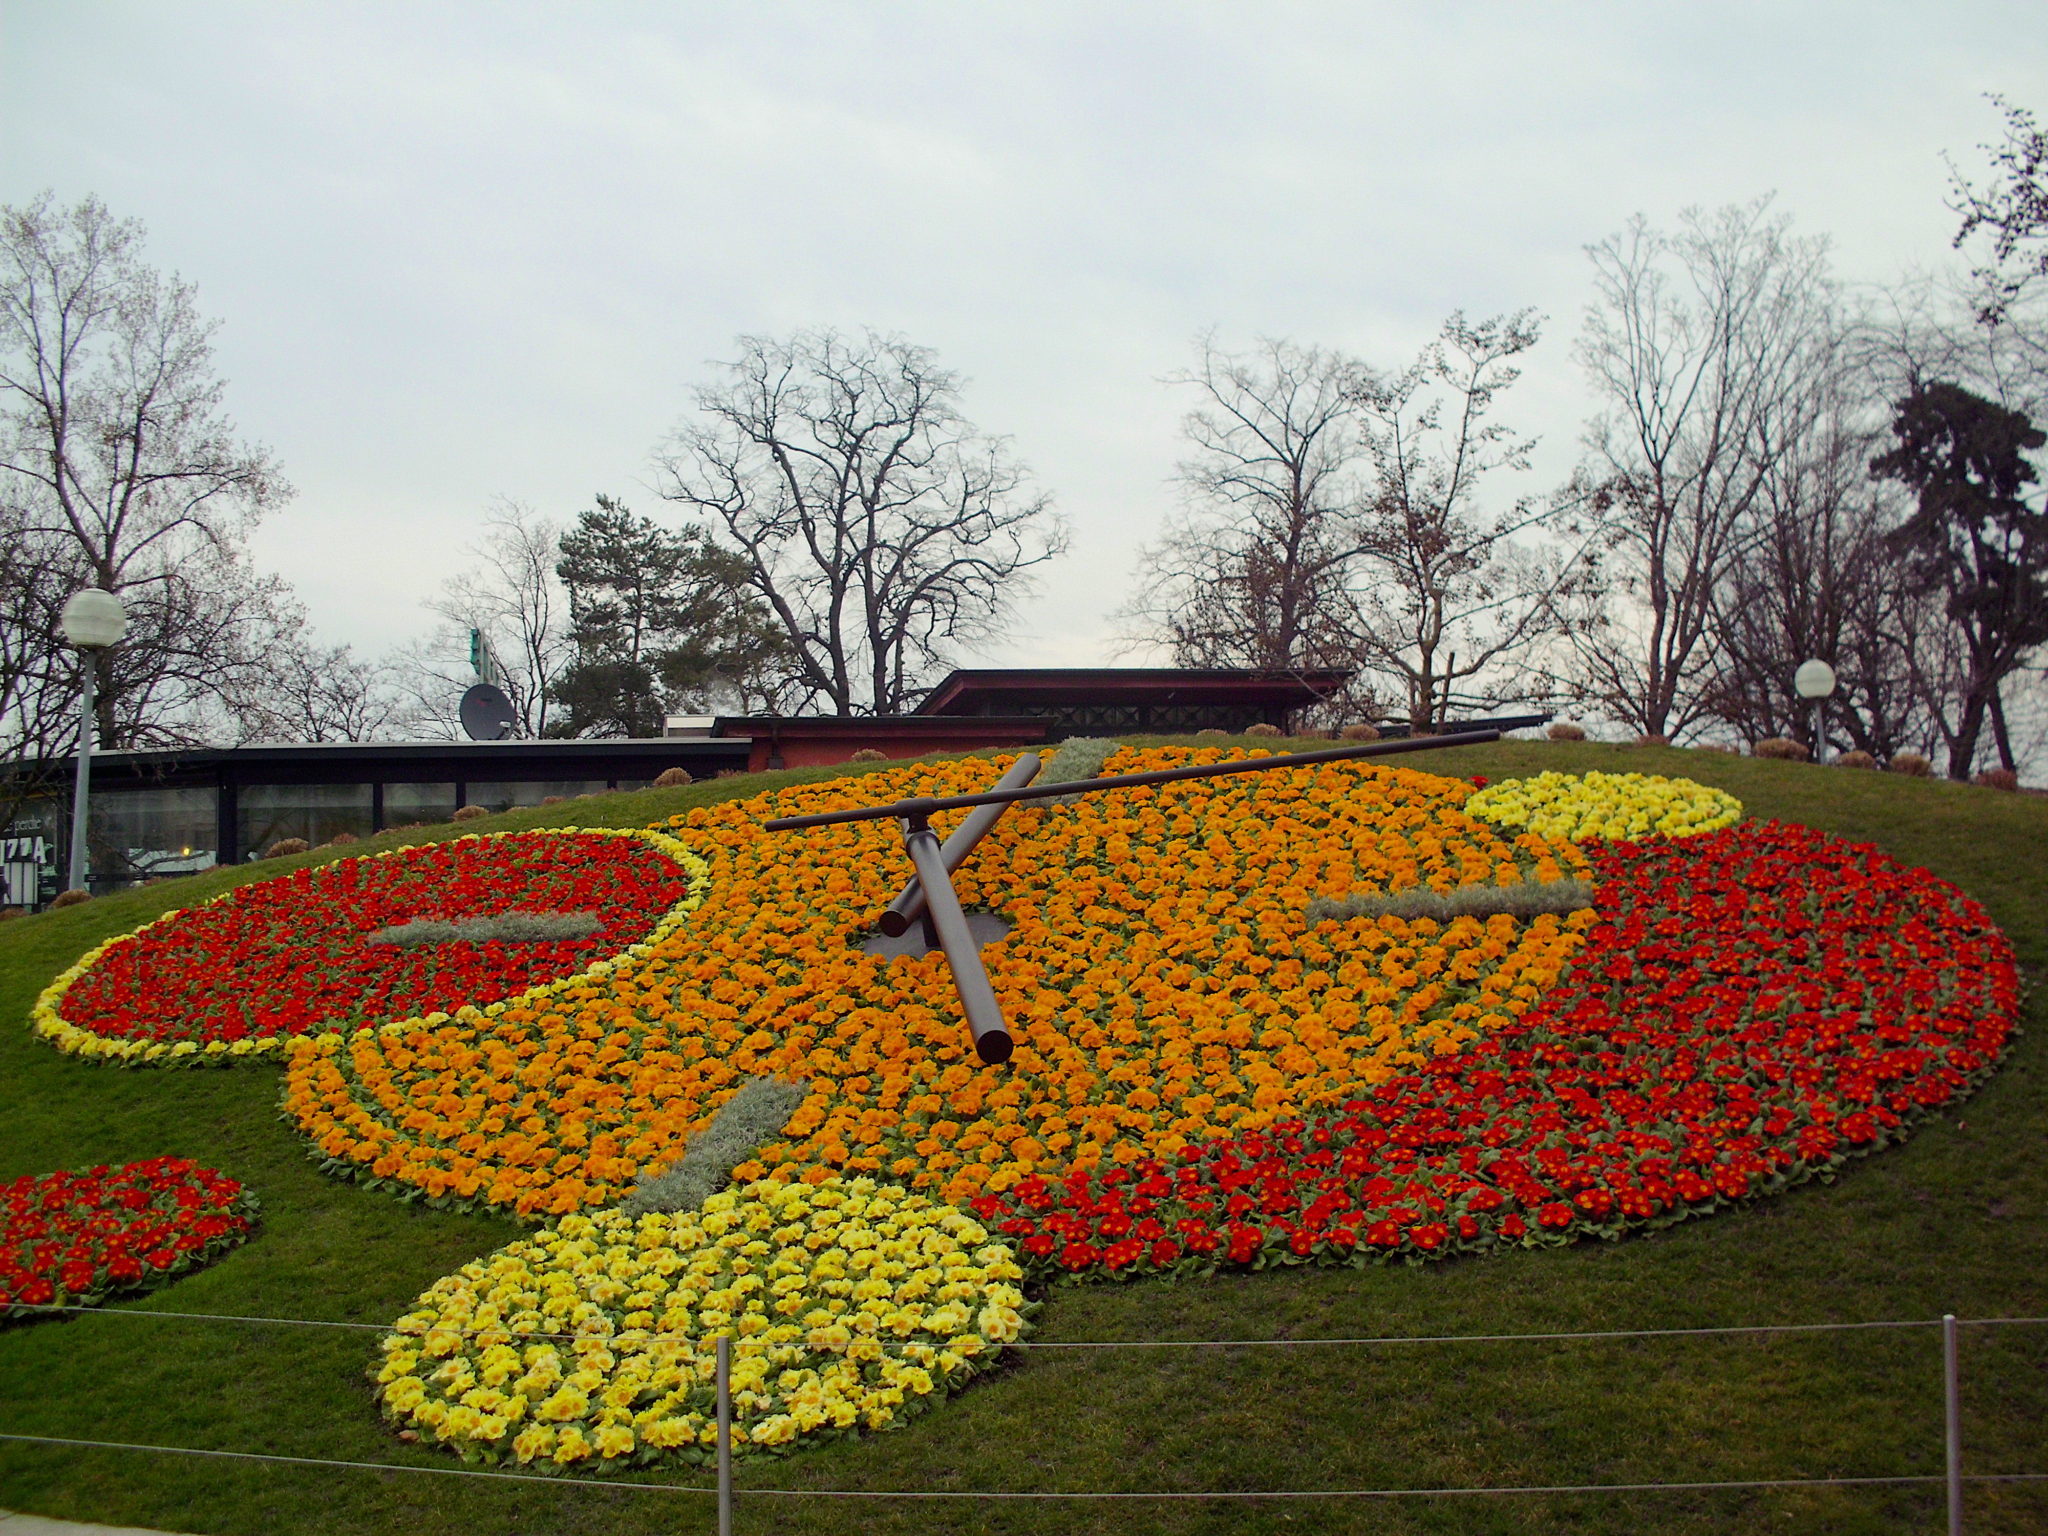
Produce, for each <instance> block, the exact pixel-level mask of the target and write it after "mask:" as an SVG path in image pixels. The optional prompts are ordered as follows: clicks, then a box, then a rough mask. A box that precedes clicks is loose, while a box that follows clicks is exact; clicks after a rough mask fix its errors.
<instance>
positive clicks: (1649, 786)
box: [1465, 773, 1742, 843]
mask: <svg viewBox="0 0 2048 1536" xmlns="http://www.w3.org/2000/svg"><path fill="white" fill-rule="evenodd" d="M1465 809H1466V810H1467V811H1468V812H1470V813H1471V814H1472V815H1474V816H1477V817H1479V818H1481V819H1482V820H1485V821H1490V822H1494V823H1496V824H1498V825H1500V826H1503V827H1514V828H1518V829H1521V830H1524V831H1528V832H1533V833H1535V834H1536V835H1537V836H1539V837H1545V838H1550V839H1552V840H1554V841H1557V842H1572V843H1578V842H1585V841H1587V840H1588V839H1591V838H1604V839H1608V840H1610V841H1619V840H1621V839H1624V838H1640V837H1657V836H1663V837H1697V836H1699V835H1700V834H1701V833H1704V832H1718V831H1719V830H1720V829H1721V828H1723V827H1729V826H1733V825H1734V824H1735V823H1736V822H1738V821H1740V820H1741V819H1742V802H1741V801H1740V800H1737V799H1736V798H1735V797H1734V796H1733V795H1731V794H1729V793H1727V791H1725V790H1719V789H1713V788H1710V787H1709V786H1707V785H1705V784H1696V783H1694V782H1693V781H1692V780H1691V779H1667V778H1665V777H1664V776H1663V775H1662V774H1656V773H1587V774H1577V773H1539V774H1538V775H1536V777H1535V778H1533V779H1509V780H1507V781H1505V782H1504V783H1500V784H1495V785H1493V786H1492V787H1491V788H1485V789H1481V790H1480V792H1479V793H1478V794H1476V795H1474V796H1473V797H1472V798H1471V799H1470V800H1468V801H1466V802H1465Z"/></svg>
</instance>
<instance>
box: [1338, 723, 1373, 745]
mask: <svg viewBox="0 0 2048 1536" xmlns="http://www.w3.org/2000/svg"><path fill="white" fill-rule="evenodd" d="M1337 739H1338V740H1339V741H1378V740H1379V739H1380V728H1379V727H1378V726H1376V725H1367V724H1365V723H1364V722H1363V721H1361V722H1360V723H1358V724H1357V725H1347V726H1345V727H1344V729H1343V730H1341V731H1339V732H1338V733H1337Z"/></svg>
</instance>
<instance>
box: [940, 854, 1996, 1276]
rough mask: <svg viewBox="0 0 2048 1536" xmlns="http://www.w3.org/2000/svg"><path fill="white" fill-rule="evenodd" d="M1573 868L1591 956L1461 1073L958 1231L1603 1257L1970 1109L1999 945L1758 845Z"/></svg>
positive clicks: (1046, 1261)
mask: <svg viewBox="0 0 2048 1536" xmlns="http://www.w3.org/2000/svg"><path fill="white" fill-rule="evenodd" d="M1594 869H1595V873H1596V876H1597V878H1598V879H1599V881H1600V889H1599V898H1598V900H1599V909H1598V910H1599V924H1598V926H1597V927H1596V928H1595V929H1594V930H1593V931H1592V932H1591V933H1590V934H1589V935H1588V936H1587V949H1586V958H1584V959H1582V960H1581V962H1580V963H1579V964H1578V965H1577V966H1576V967H1574V968H1573V969H1572V970H1571V971H1570V972H1569V973H1568V974H1567V975H1566V977H1565V979H1564V981H1563V982H1562V983H1561V984H1560V985H1559V987H1558V988H1557V989H1556V990H1555V991H1554V992H1553V993H1552V994H1551V995H1550V996H1549V997H1548V998H1547V999H1545V1001H1544V1002H1543V1004H1542V1005H1541V1006H1540V1007H1538V1008H1537V1009H1535V1010H1533V1011H1532V1012H1530V1013H1528V1014H1526V1015H1524V1016H1523V1018H1522V1019H1520V1020H1519V1021H1517V1022H1516V1023H1514V1024H1512V1025H1510V1026H1508V1027H1506V1028H1503V1029H1500V1030H1497V1031H1494V1032H1492V1033H1490V1034H1488V1035H1487V1036H1486V1037H1484V1038H1483V1039H1481V1040H1479V1041H1477V1042H1475V1043H1474V1044H1473V1045H1472V1046H1471V1047H1470V1048H1468V1049H1467V1050H1466V1051H1464V1052H1463V1053H1461V1054H1460V1055H1458V1056H1455V1057H1451V1058H1448V1059H1446V1060H1443V1061H1440V1062H1435V1063H1432V1064H1430V1066H1429V1067H1428V1068H1427V1069H1425V1070H1423V1071H1421V1072H1417V1073H1413V1074H1409V1075H1407V1076H1404V1077H1402V1078H1400V1079H1398V1080H1396V1081H1393V1082H1389V1083H1385V1084H1382V1085H1380V1086H1379V1087H1377V1088H1375V1089H1373V1090H1372V1091H1370V1092H1365V1093H1360V1094H1359V1095H1357V1096H1356V1097H1355V1098H1353V1099H1352V1100H1351V1101H1349V1102H1348V1103H1346V1104H1345V1105H1344V1106H1343V1107H1342V1112H1341V1113H1338V1114H1331V1115H1316V1116H1308V1117H1301V1118H1297V1119H1292V1120H1288V1121H1285V1122H1279V1123H1275V1124H1273V1125H1271V1126H1268V1127H1266V1128H1265V1129H1264V1130H1262V1131H1260V1132H1258V1133H1256V1134H1252V1135H1240V1136H1236V1137H1231V1138H1227V1139H1224V1140H1220V1141H1217V1142H1213V1143H1210V1144H1208V1145H1206V1146H1202V1147H1188V1148H1185V1149H1183V1150H1182V1152H1181V1153H1180V1155H1179V1157H1178V1158H1171V1159H1164V1158H1162V1159H1148V1160H1144V1161H1141V1162H1139V1163H1137V1164H1136V1165H1134V1166H1132V1167H1130V1168H1117V1169H1109V1170H1096V1171H1093V1172H1091V1171H1090V1170H1085V1169H1082V1170H1076V1171H1074V1172H1073V1173H1071V1174H1069V1175H1068V1176H1067V1177H1066V1178H1065V1179H1064V1180H1059V1181H1053V1180H1047V1179H1043V1178H1031V1179H1027V1180H1024V1181H1023V1182H1021V1183H1020V1184H1019V1185H1017V1186H1016V1187H1015V1188H1014V1189H1011V1190H1009V1191H1007V1192H1002V1193H992V1194H990V1195H988V1196H985V1197H982V1198H979V1199H976V1200H975V1201H973V1202H972V1203H973V1206H974V1209H975V1211H976V1213H977V1214H978V1215H980V1216H981V1217H982V1219H983V1220H985V1221H987V1222H988V1223H989V1224H990V1225H991V1226H993V1227H994V1228H995V1230H997V1231H998V1232H1000V1233H1002V1234H1003V1235H1004V1236H1006V1237H1008V1238H1009V1239H1010V1240H1011V1241H1013V1242H1015V1243H1016V1244H1017V1245H1018V1247H1019V1249H1020V1250H1021V1252H1022V1253H1023V1255H1024V1256H1025V1262H1026V1263H1027V1265H1028V1266H1030V1267H1031V1268H1032V1269H1033V1270H1034V1271H1035V1272H1037V1273H1038V1274H1040V1275H1043V1276H1054V1275H1100V1274H1105V1273H1108V1274H1133V1273H1147V1272H1156V1271H1161V1270H1175V1269H1189V1268H1193V1269H1209V1268H1214V1267H1216V1266H1218V1265H1223V1264H1229V1265H1240V1266H1249V1267H1254V1268H1257V1267H1263V1266H1266V1265H1270V1264H1276V1263H1277V1264H1298V1263H1336V1264H1344V1263H1354V1264H1355V1263H1364V1262H1368V1261H1371V1260H1375V1259H1380V1260H1383V1259H1388V1258H1395V1257H1400V1258H1409V1259H1421V1258H1430V1257H1439V1256H1442V1255H1444V1254H1447V1253H1453V1252H1458V1251H1461V1250H1475V1249H1486V1248H1491V1247H1497V1246H1500V1245H1503V1244H1520V1245H1533V1244H1540V1243H1558V1242H1565V1241H1568V1240H1571V1239H1573V1238H1575V1237H1580V1236H1587V1235H1592V1236H1603V1237H1613V1236H1617V1235H1619V1234H1620V1233H1621V1232H1623V1231H1625V1230H1627V1229H1629V1228H1632V1227H1649V1226H1658V1225H1662V1224H1665V1223H1668V1222H1673V1221H1678V1220H1681V1219H1684V1218H1685V1217H1688V1216H1694V1215H1700V1214H1704V1213H1706V1212H1708V1211H1711V1210H1713V1209H1714V1208H1715V1207H1717V1206H1719V1205H1723V1204H1726V1203H1729V1202H1733V1201H1740V1200H1745V1199H1748V1198H1751V1197H1754V1196H1757V1195H1761V1194H1766V1193H1770V1192H1774V1191H1777V1190H1781V1189H1784V1188H1786V1187H1788V1186H1789V1185H1792V1184H1795V1183H1798V1182H1801V1181H1803V1180H1805V1179H1809V1178H1812V1177H1815V1176H1816V1175H1818V1176H1821V1177H1828V1176H1831V1174H1832V1172H1833V1170H1834V1169H1835V1168H1836V1167H1837V1166H1838V1165H1839V1164H1840V1163H1841V1162H1842V1161H1843V1160H1844V1159H1845V1158H1847V1157H1849V1156H1852V1155H1855V1154H1859V1153H1864V1152H1869V1151H1872V1150H1874V1149H1876V1148H1877V1147H1880V1146H1882V1145H1884V1144H1886V1143H1887V1142H1890V1141H1894V1140H1897V1139H1899V1138H1900V1137H1902V1136H1903V1135H1904V1134H1905V1133H1906V1131H1907V1129H1908V1127H1909V1126H1910V1125H1911V1124H1912V1123H1913V1122H1914V1121H1915V1120H1916V1119H1918V1118H1920V1117H1922V1116H1925V1115H1927V1114H1929V1113H1932V1112H1935V1111H1937V1110H1939V1109H1940V1108H1941V1107H1942V1106H1943V1105H1946V1104H1948V1103H1950V1102H1951V1101H1952V1100H1954V1099H1955V1098H1956V1097H1957V1096H1958V1095H1960V1094H1962V1093H1964V1092H1966V1091H1967V1090H1968V1089H1969V1088H1970V1087H1971V1086H1972V1085H1973V1084H1974V1083H1975V1082H1976V1081H1978V1080H1979V1079H1980V1078H1981V1077H1982V1076H1983V1075H1984V1074H1986V1073H1987V1072H1989V1071H1990V1069H1991V1068H1992V1066H1993V1064H1994V1063H1995V1062H1996V1060H1997V1059H1998V1057H1999V1055H2000V1053H2001V1052H2002V1051H2003V1050H2004V1048H2005V1045H2006V1043H2007V1041H2008V1039H2009V1038H2010V1036H2011V1033H2012V1030H2013V1029H2014V1027H2015V1024H2016V1021H2017V1016H2018V1009H2019V982H2018V975H2017V972H2016V970H2015V968H2014V964H2013V956H2012V951H2011V948H2010V946H2009V945H2008V944H2007V943H2006V940H2005V938H2004V937H2003V935H2001V934H2000V933H1999V932H1998V931H1997V929H1995V928H1994V927H1993V926H1992V925H1991V924H1990V922H1989V920H1988V919H1987V918H1986V916H1985V914H1984V912H1983V910H1982V909H1981V908H1979V907H1978V906H1977V905H1976V904H1975V903H1974V902H1971V901H1970V900H1968V899H1967V898H1965V897H1964V896H1962V895H1961V893H1959V892H1958V891H1956V890H1955V888H1954V887H1952V886H1949V885H1947V884H1945V883H1943V882H1942V881H1940V880H1937V879H1936V878H1935V877H1934V876H1932V875H1930V874H1928V873H1927V872H1926V871H1924V870H1916V869H1908V868H1904V867H1902V866H1900V865H1898V864H1895V863H1893V862H1892V861H1891V860H1889V859H1887V858H1885V857H1884V856H1883V855H1882V854H1880V853H1879V852H1878V851H1877V850H1876V849H1874V848H1871V847H1868V846H1864V845H1856V844H1851V843H1846V842H1843V841H1840V840H1839V839H1835V838H1831V837H1828V836H1826V835H1824V834H1822V833H1819V832H1813V831H1809V830H1807V829H1806V828H1803V827H1790V826H1782V825H1776V824H1768V823H1767V824H1764V825H1762V826H1744V827H1740V828H1735V829H1731V830H1729V831H1725V832H1721V833H1717V834H1713V835H1711V836H1706V837H1700V838H1694V839H1689V840H1686V841H1683V842H1663V841H1659V842H1649V843H1636V844H1627V845H1618V846H1614V847H1611V848H1604V849H1601V850H1599V851H1598V852H1597V853H1596V855H1595V858H1594Z"/></svg>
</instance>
